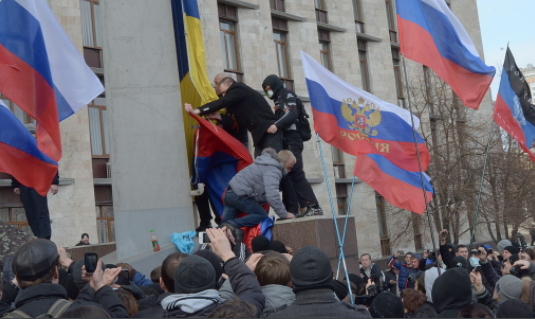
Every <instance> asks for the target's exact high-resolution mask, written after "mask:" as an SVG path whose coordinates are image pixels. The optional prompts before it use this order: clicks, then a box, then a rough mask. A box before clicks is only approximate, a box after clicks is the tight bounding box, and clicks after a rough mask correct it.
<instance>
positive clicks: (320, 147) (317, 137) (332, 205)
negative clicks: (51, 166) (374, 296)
mask: <svg viewBox="0 0 535 319" xmlns="http://www.w3.org/2000/svg"><path fill="white" fill-rule="evenodd" d="M316 142H318V147H319V150H320V157H321V165H322V167H323V178H324V179H325V184H326V185H327V192H328V194H329V201H330V203H331V211H332V214H333V223H334V228H335V230H336V238H337V239H338V247H340V259H339V260H342V263H343V264H344V274H345V276H346V283H347V289H348V290H349V297H350V298H351V304H355V300H354V299H353V293H352V292H351V284H350V282H349V274H348V272H347V264H346V258H345V255H344V243H343V242H342V241H341V240H340V230H339V229H338V221H337V220H336V213H335V210H334V201H333V195H332V192H331V183H329V176H328V175H327V165H326V164H325V157H324V156H323V147H322V146H321V141H320V135H319V134H318V133H316ZM346 223H347V216H346Z"/></svg>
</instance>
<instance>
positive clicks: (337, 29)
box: [316, 22, 347, 32]
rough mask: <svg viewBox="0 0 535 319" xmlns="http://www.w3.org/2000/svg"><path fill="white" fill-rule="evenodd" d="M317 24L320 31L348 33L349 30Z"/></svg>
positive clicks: (326, 24)
mask: <svg viewBox="0 0 535 319" xmlns="http://www.w3.org/2000/svg"><path fill="white" fill-rule="evenodd" d="M316 23H317V25H318V29H323V30H327V31H333V32H347V30H346V29H344V28H340V27H337V26H334V25H331V24H328V23H323V22H316Z"/></svg>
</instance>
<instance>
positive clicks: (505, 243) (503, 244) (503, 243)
mask: <svg viewBox="0 0 535 319" xmlns="http://www.w3.org/2000/svg"><path fill="white" fill-rule="evenodd" d="M511 245H512V244H511V241H510V240H508V239H503V240H500V242H499V243H498V245H497V246H496V247H497V248H498V250H499V251H502V250H503V249H504V248H505V247H507V246H511Z"/></svg>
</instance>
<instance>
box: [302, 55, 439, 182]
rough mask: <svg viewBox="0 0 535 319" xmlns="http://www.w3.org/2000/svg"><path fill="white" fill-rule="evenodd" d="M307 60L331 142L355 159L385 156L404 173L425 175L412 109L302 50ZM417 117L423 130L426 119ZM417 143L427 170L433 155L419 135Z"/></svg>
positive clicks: (322, 127) (313, 98)
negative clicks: (366, 88) (378, 94)
mask: <svg viewBox="0 0 535 319" xmlns="http://www.w3.org/2000/svg"><path fill="white" fill-rule="evenodd" d="M301 59H302V61H303V68H304V71H305V77H306V82H307V86H308V92H309V95H310V103H311V104H312V110H313V115H314V129H315V130H316V132H317V133H318V134H319V135H320V137H321V138H322V139H323V140H324V141H325V142H327V143H329V144H331V145H333V146H335V147H336V148H338V149H340V150H342V151H343V152H345V153H348V154H351V155H365V154H379V155H382V156H384V157H385V158H386V159H388V160H389V161H390V162H392V163H394V164H395V165H397V166H399V167H400V168H402V169H405V170H408V171H411V172H417V171H419V168H418V160H417V156H416V145H415V143H414V136H413V134H412V126H411V116H413V115H412V114H411V113H410V112H409V111H407V110H405V109H403V108H401V107H399V106H397V105H394V104H391V103H387V102H385V101H382V100H381V99H379V98H378V97H376V96H374V95H373V94H371V93H369V92H366V91H364V90H362V89H359V88H357V87H355V86H353V85H351V84H349V83H347V82H345V81H343V80H341V79H340V78H339V77H337V76H336V75H334V74H333V73H331V72H330V71H329V70H327V69H326V68H324V67H323V66H322V65H321V64H320V63H318V62H316V61H315V60H314V59H313V58H312V57H311V56H309V55H308V54H306V53H304V52H302V51H301ZM413 117H414V122H415V129H418V127H419V125H420V120H419V119H418V118H417V117H416V116H413ZM417 142H418V143H417V145H418V149H419V151H420V157H421V161H422V168H423V170H424V171H425V170H426V169H427V166H428V165H429V151H428V150H427V146H426V145H425V141H424V139H423V138H422V137H421V136H420V134H418V133H417Z"/></svg>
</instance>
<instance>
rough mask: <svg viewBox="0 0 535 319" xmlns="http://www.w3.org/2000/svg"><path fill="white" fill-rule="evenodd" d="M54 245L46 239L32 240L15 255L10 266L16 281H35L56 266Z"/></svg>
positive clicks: (57, 257)
mask: <svg viewBox="0 0 535 319" xmlns="http://www.w3.org/2000/svg"><path fill="white" fill-rule="evenodd" d="M58 262H59V254H58V247H57V246H56V244H54V243H53V242H51V241H50V240H47V239H34V240H32V241H30V242H28V243H26V244H24V245H22V246H21V247H20V248H19V250H17V252H16V253H15V256H14V257H13V262H12V264H11V266H12V269H13V272H14V273H15V276H16V277H17V279H18V280H24V281H35V280H37V279H40V278H41V277H43V276H44V275H46V274H47V273H49V272H50V271H51V270H52V269H53V268H54V267H55V266H57V265H58Z"/></svg>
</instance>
